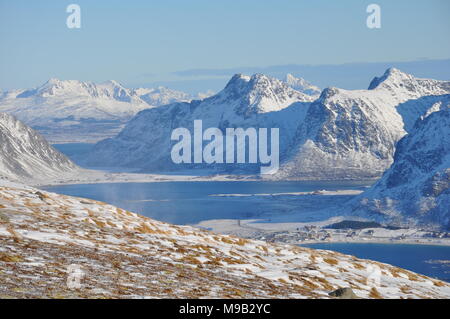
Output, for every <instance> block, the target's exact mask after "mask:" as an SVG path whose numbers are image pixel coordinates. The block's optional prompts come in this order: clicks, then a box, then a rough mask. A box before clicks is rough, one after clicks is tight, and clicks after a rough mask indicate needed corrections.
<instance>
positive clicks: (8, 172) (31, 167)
mask: <svg viewBox="0 0 450 319" xmlns="http://www.w3.org/2000/svg"><path fill="white" fill-rule="evenodd" d="M77 170H78V167H77V166H76V165H75V164H73V163H72V162H71V161H70V160H69V159H68V158H67V157H65V156H64V155H63V154H61V153H60V152H58V151H57V150H55V149H54V148H53V147H52V146H51V145H49V144H48V143H47V141H46V140H45V139H44V138H43V137H42V136H41V135H39V134H38V133H37V132H36V131H34V130H33V129H31V128H29V127H28V126H26V125H24V124H23V123H21V122H20V121H18V120H17V119H16V118H14V117H13V116H11V115H9V114H6V113H0V178H1V177H6V178H8V179H14V180H22V181H28V182H31V181H36V180H48V179H52V178H60V177H63V176H65V175H68V174H73V173H76V172H77Z"/></svg>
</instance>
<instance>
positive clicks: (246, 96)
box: [210, 73, 314, 115]
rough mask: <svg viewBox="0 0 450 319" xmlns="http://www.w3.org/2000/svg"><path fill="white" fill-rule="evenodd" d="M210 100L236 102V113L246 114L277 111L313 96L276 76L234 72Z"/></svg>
mask: <svg viewBox="0 0 450 319" xmlns="http://www.w3.org/2000/svg"><path fill="white" fill-rule="evenodd" d="M210 100H215V101H216V102H217V103H227V104H229V105H231V104H238V110H237V113H240V114H247V115H248V114H250V113H265V112H271V111H277V110H280V109H283V108H285V107H287V106H289V105H291V104H292V103H295V102H310V101H312V100H314V98H313V97H311V96H309V95H307V94H304V93H302V92H299V91H296V90H294V89H292V88H291V87H289V86H288V84H287V83H286V82H283V81H281V80H279V79H277V78H274V77H270V76H268V75H265V74H261V73H256V74H253V75H252V76H247V75H243V74H235V75H234V76H233V77H232V78H231V80H230V81H229V82H228V84H227V85H226V87H225V88H224V89H223V90H222V91H221V92H219V93H218V94H217V95H215V96H213V97H211V98H210ZM232 101H233V102H232Z"/></svg>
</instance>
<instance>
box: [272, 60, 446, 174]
mask: <svg viewBox="0 0 450 319" xmlns="http://www.w3.org/2000/svg"><path fill="white" fill-rule="evenodd" d="M449 102H450V82H445V81H436V80H423V79H416V78H414V77H413V76H411V75H408V74H405V73H403V72H401V71H399V70H396V69H389V70H387V71H386V73H385V74H384V76H383V77H381V78H375V79H374V80H373V81H372V83H371V85H370V87H369V90H354V91H349V90H343V89H337V88H327V89H325V90H324V91H323V92H322V94H321V96H320V98H319V99H318V100H316V101H315V102H314V103H312V104H311V106H310V107H309V109H308V113H307V114H306V116H305V119H304V122H303V123H302V124H301V125H300V126H299V129H298V131H297V133H296V145H295V146H294V147H292V150H291V153H290V154H289V156H287V157H286V159H285V162H284V164H283V165H282V168H281V172H280V176H281V177H305V178H325V179H329V178H332V179H341V178H374V177H378V176H380V175H381V174H382V173H383V171H384V170H386V169H387V168H388V167H389V166H390V164H391V163H392V160H393V154H394V151H395V145H396V143H397V142H398V140H400V138H402V137H403V136H404V135H405V134H406V133H407V130H409V129H410V128H411V127H412V125H413V123H414V122H415V121H416V120H417V119H418V118H420V117H421V116H425V115H426V114H429V113H430V112H433V111H436V110H439V109H440V108H442V107H445V106H446V105H448V104H449Z"/></svg>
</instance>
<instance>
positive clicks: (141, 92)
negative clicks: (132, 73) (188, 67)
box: [133, 86, 194, 106]
mask: <svg viewBox="0 0 450 319" xmlns="http://www.w3.org/2000/svg"><path fill="white" fill-rule="evenodd" d="M133 91H134V92H135V93H136V94H137V95H138V96H139V97H140V98H141V99H142V100H144V101H145V102H146V103H147V104H148V105H153V106H161V105H166V104H171V103H175V102H190V101H191V100H193V99H194V98H193V97H192V96H191V95H190V94H188V93H185V92H182V91H177V90H172V89H169V88H166V87H163V86H160V87H157V88H138V89H134V90H133Z"/></svg>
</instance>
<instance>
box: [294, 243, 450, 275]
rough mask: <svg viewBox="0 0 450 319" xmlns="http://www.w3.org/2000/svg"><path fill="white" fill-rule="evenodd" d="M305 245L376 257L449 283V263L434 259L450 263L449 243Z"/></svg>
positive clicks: (361, 256)
mask: <svg viewBox="0 0 450 319" xmlns="http://www.w3.org/2000/svg"><path fill="white" fill-rule="evenodd" d="M302 246H305V247H310V248H316V249H326V250H333V251H337V252H340V253H343V254H348V255H353V256H356V257H359V258H363V259H372V260H377V261H380V262H384V263H388V264H391V265H395V266H398V267H401V268H405V269H409V270H411V271H414V272H417V273H419V274H424V275H426V276H429V277H434V278H439V279H441V280H445V281H447V282H450V264H443V263H436V262H433V261H436V260H447V261H449V262H450V247H448V246H433V245H406V244H403V245H402V244H369V243H368V244H365V243H361V244H360V243H350V244H348V243H323V244H308V245H302Z"/></svg>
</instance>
